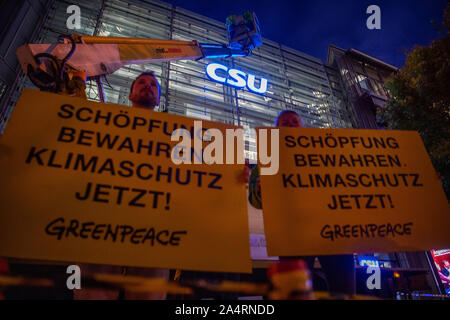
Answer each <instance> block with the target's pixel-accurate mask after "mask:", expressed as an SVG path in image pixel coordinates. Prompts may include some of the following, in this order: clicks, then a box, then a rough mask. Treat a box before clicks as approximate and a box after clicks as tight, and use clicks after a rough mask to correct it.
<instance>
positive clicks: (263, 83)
mask: <svg viewBox="0 0 450 320" xmlns="http://www.w3.org/2000/svg"><path fill="white" fill-rule="evenodd" d="M206 75H207V76H208V77H209V78H210V79H211V80H214V81H217V82H220V83H225V84H228V85H230V86H233V87H236V88H244V87H245V86H247V88H248V90H250V91H251V92H254V93H259V94H264V93H265V92H266V91H267V79H265V78H261V80H260V83H259V88H257V87H256V85H255V82H256V77H255V75H253V74H248V75H247V74H246V73H245V72H243V71H240V70H238V69H229V68H228V67H227V66H224V65H223V64H220V63H216V62H214V63H210V64H208V65H207V66H206Z"/></svg>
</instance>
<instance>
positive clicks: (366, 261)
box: [358, 256, 380, 267]
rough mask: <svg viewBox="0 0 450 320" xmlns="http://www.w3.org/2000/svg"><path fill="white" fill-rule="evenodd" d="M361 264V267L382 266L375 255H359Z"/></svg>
mask: <svg viewBox="0 0 450 320" xmlns="http://www.w3.org/2000/svg"><path fill="white" fill-rule="evenodd" d="M358 261H359V265H360V266H361V267H380V264H379V262H378V259H377V258H375V257H364V256H360V257H358Z"/></svg>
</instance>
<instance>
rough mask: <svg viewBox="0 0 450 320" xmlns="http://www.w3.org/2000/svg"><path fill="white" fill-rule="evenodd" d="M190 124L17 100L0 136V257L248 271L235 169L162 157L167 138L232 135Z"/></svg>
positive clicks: (66, 101)
mask: <svg viewBox="0 0 450 320" xmlns="http://www.w3.org/2000/svg"><path fill="white" fill-rule="evenodd" d="M193 124H194V119H190V118H186V117H182V116H176V115H170V114H165V113H158V112H153V111H149V110H144V109H139V108H129V107H125V106H119V105H113V104H104V103H97V102H92V101H86V100H83V99H79V98H71V97H67V96H61V95H55V94H51V93H44V92H38V91H33V90H25V91H24V93H23V94H22V96H21V98H20V100H19V102H18V103H17V105H16V107H15V109H14V112H13V114H12V116H11V119H10V120H9V123H8V126H7V128H6V130H5V133H4V135H3V136H2V137H1V138H0V176H1V180H0V190H1V192H0V211H1V214H0V256H7V257H15V258H26V259H39V260H57V261H73V262H87V263H100V264H113V265H125V266H140V267H162V268H178V269H187V270H204V271H228V272H250V270H251V261H250V255H249V252H250V250H249V238H248V220H247V209H246V199H245V185H244V183H242V182H239V180H238V179H237V177H238V176H239V175H241V173H242V171H243V165H217V164H212V165H205V164H180V165H175V164H174V163H173V162H172V158H171V151H172V149H173V148H174V146H175V145H176V144H177V143H178V141H171V134H172V132H173V131H174V130H175V129H176V128H180V127H184V128H186V130H187V131H188V132H190V133H191V134H192V135H193V136H194V135H200V137H201V136H202V132H203V131H204V130H206V129H207V128H216V129H218V130H220V131H225V130H226V129H227V128H237V127H235V126H231V125H225V124H221V123H214V122H210V121H203V122H202V125H203V127H202V128H201V130H197V129H196V127H194V126H193ZM196 130H197V131H196ZM201 143H202V142H201ZM203 144H205V143H203ZM194 153H195V152H194Z"/></svg>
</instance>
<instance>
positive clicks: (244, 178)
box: [238, 159, 252, 183]
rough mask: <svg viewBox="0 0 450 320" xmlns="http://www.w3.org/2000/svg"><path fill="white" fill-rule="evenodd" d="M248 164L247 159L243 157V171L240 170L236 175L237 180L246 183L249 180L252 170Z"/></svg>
mask: <svg viewBox="0 0 450 320" xmlns="http://www.w3.org/2000/svg"><path fill="white" fill-rule="evenodd" d="M248 165H249V163H248V160H247V159H245V165H244V171H242V173H241V174H239V176H238V181H239V182H240V183H248V182H249V180H250V174H251V172H252V170H251V169H250V167H249V166H248Z"/></svg>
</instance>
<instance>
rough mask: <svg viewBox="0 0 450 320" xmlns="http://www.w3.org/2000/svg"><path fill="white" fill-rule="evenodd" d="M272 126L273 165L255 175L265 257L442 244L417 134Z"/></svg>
mask: <svg viewBox="0 0 450 320" xmlns="http://www.w3.org/2000/svg"><path fill="white" fill-rule="evenodd" d="M279 130H280V131H279V151H280V152H279V155H280V157H279V158H280V161H279V163H280V165H279V171H278V173H277V174H276V175H262V176H261V193H262V201H263V213H264V229H265V232H266V241H267V248H268V253H269V255H279V256H293V255H325V254H345V253H353V252H392V251H416V250H428V249H431V248H446V247H449V246H450V233H449V232H448V225H447V223H448V221H449V217H450V216H449V213H450V212H449V206H448V203H447V200H446V197H445V194H444V192H443V190H442V187H441V185H440V183H439V180H438V178H437V175H436V172H435V170H434V169H433V166H432V164H431V161H430V159H429V158H428V155H427V153H426V150H425V147H424V145H423V143H422V141H421V139H420V136H419V134H418V133H417V132H414V131H393V130H392V131H391V130H389V131H387V130H383V131H382V130H350V129H312V128H280V129H279Z"/></svg>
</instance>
